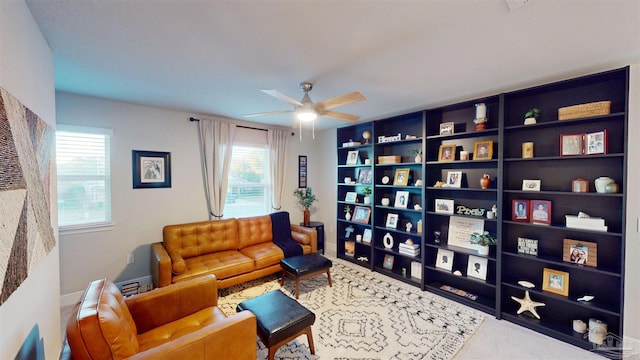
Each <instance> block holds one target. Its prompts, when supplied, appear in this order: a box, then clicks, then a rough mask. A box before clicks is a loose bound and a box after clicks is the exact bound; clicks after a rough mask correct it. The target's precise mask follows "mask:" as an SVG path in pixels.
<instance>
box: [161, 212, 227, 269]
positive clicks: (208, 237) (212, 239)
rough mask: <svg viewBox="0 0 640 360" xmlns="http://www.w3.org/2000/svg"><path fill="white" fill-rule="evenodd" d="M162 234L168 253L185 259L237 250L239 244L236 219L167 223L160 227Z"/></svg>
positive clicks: (173, 256)
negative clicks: (177, 223)
mask: <svg viewBox="0 0 640 360" xmlns="http://www.w3.org/2000/svg"><path fill="white" fill-rule="evenodd" d="M162 235H163V239H164V244H165V247H166V248H167V252H168V253H169V255H170V256H171V257H172V258H176V256H178V257H182V258H184V259H185V260H186V259H188V258H192V257H196V256H200V255H204V254H210V253H214V252H219V251H225V250H237V249H238V246H239V240H238V224H237V219H226V220H217V221H201V222H195V223H190V224H179V225H167V226H165V227H164V228H163V229H162ZM188 268H189V266H188V264H187V269H188Z"/></svg>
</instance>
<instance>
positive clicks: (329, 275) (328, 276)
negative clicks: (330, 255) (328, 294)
mask: <svg viewBox="0 0 640 360" xmlns="http://www.w3.org/2000/svg"><path fill="white" fill-rule="evenodd" d="M327 279H329V287H332V285H331V271H330V270H329V269H327Z"/></svg>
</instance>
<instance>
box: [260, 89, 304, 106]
mask: <svg viewBox="0 0 640 360" xmlns="http://www.w3.org/2000/svg"><path fill="white" fill-rule="evenodd" d="M261 91H262V92H263V93H265V94H269V95H271V96H273V97H274V98H276V99H280V100H282V101H284V102H287V103H289V104H291V105H295V106H302V103H301V102H300V101H298V100H296V99H294V98H292V97H290V96H289V95H285V94H283V93H281V92H280V91H278V90H275V89H262V90H261Z"/></svg>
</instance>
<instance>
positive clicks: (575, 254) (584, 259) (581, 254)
mask: <svg viewBox="0 0 640 360" xmlns="http://www.w3.org/2000/svg"><path fill="white" fill-rule="evenodd" d="M563 245H564V246H563V250H562V260H564V261H566V262H570V263H573V264H579V265H587V266H593V267H597V266H598V244H596V243H592V242H586V241H578V240H572V239H564V243H563Z"/></svg>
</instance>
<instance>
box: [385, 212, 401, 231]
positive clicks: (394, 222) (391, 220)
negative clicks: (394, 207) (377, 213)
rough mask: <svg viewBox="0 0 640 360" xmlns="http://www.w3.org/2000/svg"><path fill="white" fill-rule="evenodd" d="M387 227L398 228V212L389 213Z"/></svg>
mask: <svg viewBox="0 0 640 360" xmlns="http://www.w3.org/2000/svg"><path fill="white" fill-rule="evenodd" d="M384 226H385V227H388V228H390V229H397V228H398V214H391V213H389V214H387V221H386V223H385V225H384Z"/></svg>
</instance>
